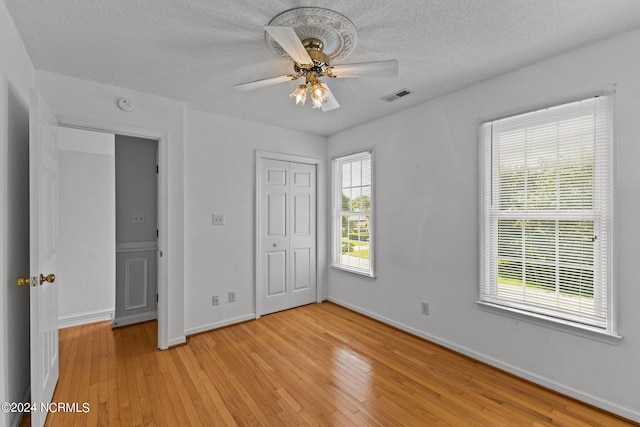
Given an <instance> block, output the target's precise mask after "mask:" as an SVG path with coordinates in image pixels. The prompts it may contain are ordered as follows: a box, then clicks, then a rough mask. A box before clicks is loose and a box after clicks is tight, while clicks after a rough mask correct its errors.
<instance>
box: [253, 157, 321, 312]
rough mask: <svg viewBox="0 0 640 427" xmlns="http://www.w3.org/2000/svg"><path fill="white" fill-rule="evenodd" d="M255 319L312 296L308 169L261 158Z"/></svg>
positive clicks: (312, 178)
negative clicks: (257, 302)
mask: <svg viewBox="0 0 640 427" xmlns="http://www.w3.org/2000/svg"><path fill="white" fill-rule="evenodd" d="M258 174H259V177H258V194H259V196H258V201H259V206H258V218H259V222H260V226H259V227H258V233H259V234H258V238H257V243H258V247H259V250H258V254H259V255H258V257H259V259H258V266H257V268H258V296H257V297H258V298H259V304H258V306H259V307H260V313H259V314H261V315H262V314H268V313H273V312H276V311H281V310H286V309H288V308H292V307H297V306H300V305H304V304H309V303H312V302H314V301H315V295H316V249H315V248H316V170H315V166H314V165H307V164H299V163H290V162H284V161H280V160H270V159H261V160H260V164H259V167H258Z"/></svg>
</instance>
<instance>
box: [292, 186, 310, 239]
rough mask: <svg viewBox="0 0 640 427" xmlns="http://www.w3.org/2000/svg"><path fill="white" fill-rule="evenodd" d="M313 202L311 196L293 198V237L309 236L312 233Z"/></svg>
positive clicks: (295, 196) (301, 195) (303, 195)
mask: <svg viewBox="0 0 640 427" xmlns="http://www.w3.org/2000/svg"><path fill="white" fill-rule="evenodd" d="M310 209H311V200H310V199H309V194H295V195H294V196H293V235H295V236H308V235H309V233H310V232H311V223H310V222H311V215H310V212H309V211H310Z"/></svg>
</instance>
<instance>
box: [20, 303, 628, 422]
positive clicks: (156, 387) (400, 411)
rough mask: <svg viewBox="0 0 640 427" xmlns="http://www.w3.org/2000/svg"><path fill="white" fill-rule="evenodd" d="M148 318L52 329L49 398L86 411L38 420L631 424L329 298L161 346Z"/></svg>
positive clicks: (153, 325)
mask: <svg viewBox="0 0 640 427" xmlns="http://www.w3.org/2000/svg"><path fill="white" fill-rule="evenodd" d="M157 327H158V326H157V322H155V321H151V322H145V323H141V324H138V325H131V326H126V327H122V328H118V329H115V330H112V329H111V326H110V323H109V322H104V323H98V324H93V325H84V326H78V327H75V328H68V329H63V330H61V331H60V379H59V383H58V386H57V388H56V391H55V394H54V397H53V401H54V402H78V403H79V404H81V403H83V402H87V403H89V405H90V412H89V413H88V414H82V413H64V412H59V413H51V414H49V417H48V419H47V423H46V425H48V426H55V427H58V426H65V425H72V426H85V425H86V426H97V425H100V426H107V425H108V426H132V425H141V426H142V425H144V426H176V425H193V426H199V425H201V426H270V427H271V426H287V427H288V426H315V425H319V426H384V427H388V426H396V425H397V426H422V425H429V426H447V425H453V426H456V427H457V426H465V425H468V426H550V425H554V426H586V425H588V426H607V427H609V426H616V427H617V426H629V425H636V426H638V424H635V423H632V422H630V421H628V420H623V419H621V418H619V417H616V416H613V415H612V414H609V413H606V412H603V411H599V410H597V409H595V408H593V407H591V406H588V405H584V404H581V403H580V402H577V401H575V400H573V399H570V398H568V397H566V396H562V395H559V394H556V393H554V392H552V391H549V390H547V389H544V388H542V387H539V386H537V385H535V384H533V383H530V382H528V381H525V380H521V379H518V378H516V377H513V376H512V375H510V374H507V373H505V372H502V371H500V370H497V369H494V368H492V367H490V366H488V365H485V364H484V363H481V362H478V361H475V360H473V359H470V358H468V357H466V356H463V355H460V354H458V353H455V352H453V351H450V350H447V349H445V348H443V347H440V346H438V345H436V344H434V343H430V342H428V341H425V340H423V339H421V338H418V337H415V336H413V335H410V334H408V333H405V332H403V331H400V330H398V329H395V328H392V327H390V326H388V325H385V324H382V323H380V322H377V321H375V320H372V319H369V318H366V317H365V316H362V315H359V314H357V313H354V312H352V311H349V310H347V309H345V308H342V307H339V306H337V305H335V304H331V303H323V304H312V305H308V306H305V307H300V308H297V309H294V310H287V311H284V312H280V313H274V314H271V315H268V316H263V317H261V318H260V319H259V320H255V321H248V322H244V323H241V324H237V325H232V326H228V327H225V328H221V329H217V330H214V331H210V332H205V333H201V334H197V335H194V336H191V337H189V338H188V339H187V343H186V344H185V345H182V346H179V347H175V348H171V349H169V350H166V351H159V350H157V348H156V347H157ZM25 419H27V421H26V423H27V424H25ZM25 419H23V421H22V423H21V425H28V417H25Z"/></svg>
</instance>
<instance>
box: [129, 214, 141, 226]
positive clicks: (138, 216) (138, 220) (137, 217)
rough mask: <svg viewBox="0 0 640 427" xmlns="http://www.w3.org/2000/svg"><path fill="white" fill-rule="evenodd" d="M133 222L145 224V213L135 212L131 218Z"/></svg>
mask: <svg viewBox="0 0 640 427" xmlns="http://www.w3.org/2000/svg"><path fill="white" fill-rule="evenodd" d="M131 223H132V224H144V214H133V217H132V218H131Z"/></svg>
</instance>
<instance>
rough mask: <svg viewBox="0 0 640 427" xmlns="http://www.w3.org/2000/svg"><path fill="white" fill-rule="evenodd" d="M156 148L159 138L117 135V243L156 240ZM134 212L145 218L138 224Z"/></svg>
mask: <svg viewBox="0 0 640 427" xmlns="http://www.w3.org/2000/svg"><path fill="white" fill-rule="evenodd" d="M156 152H157V141H153V140H149V139H143V138H136V137H133V136H123V135H116V224H117V228H116V242H117V243H127V242H145V241H150V240H156V226H157V225H156V224H157V222H156V221H157V218H156V212H157V195H156V190H155V189H156V165H157V158H156ZM150 190H151V191H150ZM134 214H143V215H144V216H145V222H144V223H143V224H134V223H133V222H132V217H133V215H134Z"/></svg>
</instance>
